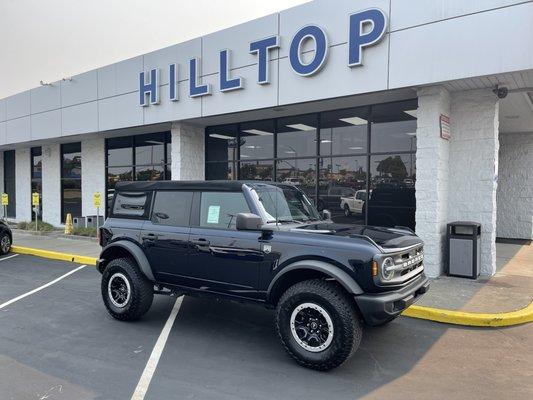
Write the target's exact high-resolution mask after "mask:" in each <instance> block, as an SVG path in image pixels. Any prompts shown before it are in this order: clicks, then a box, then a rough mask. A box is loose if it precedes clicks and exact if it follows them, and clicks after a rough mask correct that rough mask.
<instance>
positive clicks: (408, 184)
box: [368, 154, 416, 229]
mask: <svg viewBox="0 0 533 400" xmlns="http://www.w3.org/2000/svg"><path fill="white" fill-rule="evenodd" d="M415 161H416V160H415V154H402V155H394V154H392V155H380V156H372V157H371V159H370V165H371V173H370V186H371V193H370V199H369V201H368V223H369V224H371V225H377V226H406V227H409V228H411V229H414V228H415V225H414V224H415V208H416V200H415V181H416V169H415V168H416V165H415Z"/></svg>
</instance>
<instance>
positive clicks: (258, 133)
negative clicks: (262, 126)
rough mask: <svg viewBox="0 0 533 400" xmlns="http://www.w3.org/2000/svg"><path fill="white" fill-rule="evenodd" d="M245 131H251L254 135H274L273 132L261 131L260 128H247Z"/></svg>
mask: <svg viewBox="0 0 533 400" xmlns="http://www.w3.org/2000/svg"><path fill="white" fill-rule="evenodd" d="M243 132H246V133H251V134H252V135H259V136H272V135H273V133H272V132H267V131H260V130H259V129H247V130H244V131H243Z"/></svg>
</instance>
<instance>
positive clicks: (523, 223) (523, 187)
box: [496, 132, 533, 239]
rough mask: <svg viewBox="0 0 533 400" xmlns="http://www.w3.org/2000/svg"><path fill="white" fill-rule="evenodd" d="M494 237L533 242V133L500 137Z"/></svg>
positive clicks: (508, 134) (507, 134)
mask: <svg viewBox="0 0 533 400" xmlns="http://www.w3.org/2000/svg"><path fill="white" fill-rule="evenodd" d="M499 158H500V162H499V169H498V192H497V196H496V198H497V205H498V216H497V230H496V236H498V237H502V238H511V239H533V132H526V133H503V134H500V155H499Z"/></svg>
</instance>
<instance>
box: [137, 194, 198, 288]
mask: <svg viewBox="0 0 533 400" xmlns="http://www.w3.org/2000/svg"><path fill="white" fill-rule="evenodd" d="M192 197H193V193H192V192H186V191H158V192H157V193H155V199H154V203H153V204H154V206H153V209H152V215H151V218H150V220H149V221H147V222H146V223H145V224H144V225H143V230H142V232H141V239H142V241H143V247H144V250H145V253H146V255H147V257H148V261H149V262H150V265H151V266H152V270H153V271H154V275H155V277H156V279H157V280H158V281H161V282H165V283H171V284H176V285H181V286H187V287H199V286H200V283H199V282H200V279H201V271H199V270H197V269H195V268H194V267H192V265H191V263H190V262H189V233H190V226H189V221H190V214H191V204H192Z"/></svg>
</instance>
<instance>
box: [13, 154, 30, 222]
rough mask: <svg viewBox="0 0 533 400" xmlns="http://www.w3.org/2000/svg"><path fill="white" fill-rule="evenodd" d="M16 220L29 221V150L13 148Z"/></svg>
mask: <svg viewBox="0 0 533 400" xmlns="http://www.w3.org/2000/svg"><path fill="white" fill-rule="evenodd" d="M15 179H16V213H17V217H16V220H17V221H31V217H32V211H31V209H32V207H31V151H30V149H29V148H28V149H17V150H15Z"/></svg>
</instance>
